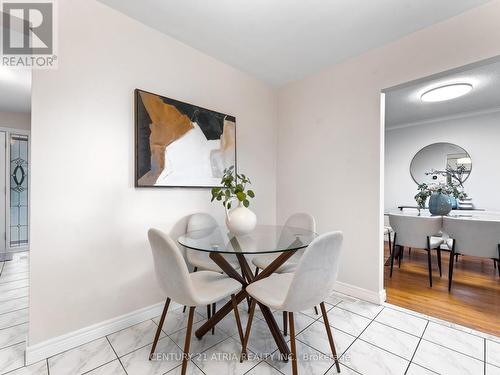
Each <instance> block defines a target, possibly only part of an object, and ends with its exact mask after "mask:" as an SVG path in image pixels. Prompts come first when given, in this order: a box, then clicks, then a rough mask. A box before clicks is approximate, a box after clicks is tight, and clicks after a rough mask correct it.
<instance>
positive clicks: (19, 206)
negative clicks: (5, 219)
mask: <svg viewBox="0 0 500 375" xmlns="http://www.w3.org/2000/svg"><path fill="white" fill-rule="evenodd" d="M28 146H29V145H28V136H27V135H19V134H11V135H10V150H9V151H10V189H9V192H10V238H9V246H10V247H11V248H19V247H27V246H28V243H29V242H28V241H29V239H28V233H29V230H28V229H29V218H28V186H29V184H28V160H29V159H28V148H29V147H28Z"/></svg>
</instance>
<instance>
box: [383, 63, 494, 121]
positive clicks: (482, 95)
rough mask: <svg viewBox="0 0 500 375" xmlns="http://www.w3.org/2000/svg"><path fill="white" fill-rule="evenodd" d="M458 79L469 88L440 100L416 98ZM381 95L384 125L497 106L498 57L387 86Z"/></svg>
mask: <svg viewBox="0 0 500 375" xmlns="http://www.w3.org/2000/svg"><path fill="white" fill-rule="evenodd" d="M460 82H466V83H470V84H472V86H473V89H472V91H471V92H470V93H468V94H466V95H464V96H461V97H459V98H456V99H452V100H447V101H443V102H436V103H426V102H423V101H422V100H421V99H420V97H421V95H422V94H423V93H424V92H425V91H427V90H429V89H431V88H434V87H439V86H442V85H445V84H448V83H460ZM385 95H386V96H385V103H386V115H385V118H386V128H387V129H390V128H398V127H401V126H408V125H412V124H413V125H414V124H419V123H422V122H426V121H429V120H436V119H440V118H446V117H450V116H451V117H453V116H459V115H461V114H466V113H473V112H483V111H489V110H492V109H498V110H500V61H496V62H495V61H492V62H488V63H487V64H475V65H474V66H472V67H465V68H462V69H458V70H454V71H453V72H452V73H441V74H439V77H438V78H436V77H433V78H428V79H426V78H424V79H421V80H418V82H416V83H410V84H407V85H403V86H402V87H399V88H394V89H390V90H387V91H386V93H385Z"/></svg>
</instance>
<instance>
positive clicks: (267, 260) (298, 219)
mask: <svg viewBox="0 0 500 375" xmlns="http://www.w3.org/2000/svg"><path fill="white" fill-rule="evenodd" d="M284 226H285V227H290V228H300V229H306V230H309V231H311V232H316V221H315V220H314V217H312V216H311V215H309V214H307V213H301V212H299V213H295V214H293V215H290V216H289V217H288V219H287V220H286V221H285V224H284ZM303 253H304V249H301V250H299V251H297V252H296V253H295V254H294V255H293V256H292V257H291V258H290V259H288V261H287V262H286V263H285V264H284V265H282V266H281V267H280V268H279V269H278V270H277V272H293V271H294V269H295V268H296V267H297V264H298V262H299V260H300V257H301V256H302V254H303ZM280 255H281V253H278V254H265V255H259V256H256V257H254V258H253V259H252V263H253V265H254V266H255V267H256V269H255V275H257V274H258V272H259V269H264V268H266V267H267V266H269V265H270V264H271V263H272V262H273V261H274V260H275V259H276V258H277V257H278V256H280Z"/></svg>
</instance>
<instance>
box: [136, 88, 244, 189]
mask: <svg viewBox="0 0 500 375" xmlns="http://www.w3.org/2000/svg"><path fill="white" fill-rule="evenodd" d="M141 92H144V93H147V94H151V95H156V96H158V97H160V98H161V99H162V100H163V101H164V102H166V103H168V104H172V105H174V106H176V108H177V106H181V107H182V106H187V107H191V108H193V109H195V110H200V111H203V112H206V113H213V114H214V115H216V116H219V117H229V118H232V119H233V121H234V123H235V126H234V176H235V179H236V175H237V168H238V159H237V155H238V152H237V138H238V137H237V126H236V117H235V116H234V115H230V114H225V113H222V112H217V111H214V110H211V109H207V108H204V107H200V106H197V105H194V104H191V103H187V102H183V101H179V100H176V99H172V98H168V97H165V96H163V95H160V94H155V93H153V92H150V91H147V90H143V89H140V88H136V89H134V186H135V187H136V188H146V189H147V188H194V189H212V188H214V187H220V186H222V185H210V186H209V185H203V186H198V185H143V184H140V183H139V179H140V178H141V177H142V176H143V169H144V168H140V159H139V158H140V157H141V158H144V155H143V154H142V153H141V150H140V148H141V141H142V142H144V137H145V134H144V133H143V132H142V130H143V128H144V124H142V123H141V120H142V119H141V116H143V114H141V111H142V110H143V109H142V108H140V106H141V103H142V100H141V99H140V97H139V95H140V93H141ZM148 144H149V140H148ZM142 146H143V145H142ZM149 157H151V155H149Z"/></svg>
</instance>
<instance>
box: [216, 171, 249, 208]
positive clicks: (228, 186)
mask: <svg viewBox="0 0 500 375" xmlns="http://www.w3.org/2000/svg"><path fill="white" fill-rule="evenodd" d="M220 183H221V185H222V186H221V187H214V188H213V189H212V199H211V202H213V201H214V200H218V201H221V202H222V205H223V206H224V207H225V208H227V209H228V210H229V209H230V208H231V201H232V200H233V199H237V200H238V201H239V202H242V203H243V205H244V206H245V207H248V206H250V201H249V198H254V197H255V193H254V191H253V190H250V189H248V190H247V184H249V185H251V184H252V182H251V181H250V179H249V178H248V177H247V176H246V175H244V174H238V173H235V169H234V165H232V166H230V167H229V168H227V169H224V175H223V176H222V179H221V182H220Z"/></svg>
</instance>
